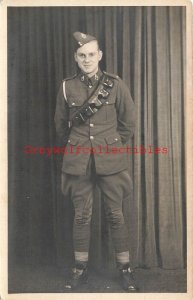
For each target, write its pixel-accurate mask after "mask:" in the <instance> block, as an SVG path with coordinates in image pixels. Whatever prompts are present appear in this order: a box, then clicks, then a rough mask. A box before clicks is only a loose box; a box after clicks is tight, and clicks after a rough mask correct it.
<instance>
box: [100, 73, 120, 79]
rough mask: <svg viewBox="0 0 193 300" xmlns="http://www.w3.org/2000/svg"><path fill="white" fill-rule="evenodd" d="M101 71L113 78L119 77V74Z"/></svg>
mask: <svg viewBox="0 0 193 300" xmlns="http://www.w3.org/2000/svg"><path fill="white" fill-rule="evenodd" d="M103 73H104V74H105V75H106V76H109V77H111V78H113V79H119V76H118V75H115V74H111V73H108V72H106V71H103Z"/></svg>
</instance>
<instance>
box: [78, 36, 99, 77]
mask: <svg viewBox="0 0 193 300" xmlns="http://www.w3.org/2000/svg"><path fill="white" fill-rule="evenodd" d="M73 36H74V38H75V40H76V49H75V52H74V58H75V61H76V62H77V64H78V66H79V68H80V69H81V70H82V71H83V72H84V73H85V74H87V76H88V77H92V76H93V75H95V74H96V72H97V71H98V65H99V61H100V60H101V59H102V55H103V53H102V51H101V50H100V49H99V44H98V41H97V39H96V38H95V37H93V36H91V35H88V34H84V33H81V32H75V33H74V34H73Z"/></svg>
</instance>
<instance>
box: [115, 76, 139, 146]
mask: <svg viewBox="0 0 193 300" xmlns="http://www.w3.org/2000/svg"><path fill="white" fill-rule="evenodd" d="M116 110H117V121H118V128H117V129H118V132H119V134H120V136H121V139H122V142H123V143H126V142H127V141H128V140H129V139H130V138H131V137H132V136H133V134H134V129H135V119H136V118H135V106H134V102H133V100H132V97H131V94H130V91H129V88H128V87H127V86H126V84H125V83H124V82H123V81H122V80H121V79H119V83H118V88H117V99H116Z"/></svg>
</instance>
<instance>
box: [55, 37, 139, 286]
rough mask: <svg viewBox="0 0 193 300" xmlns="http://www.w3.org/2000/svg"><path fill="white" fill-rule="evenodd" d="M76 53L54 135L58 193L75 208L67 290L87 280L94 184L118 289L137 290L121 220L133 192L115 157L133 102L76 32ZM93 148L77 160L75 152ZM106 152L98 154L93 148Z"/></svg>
mask: <svg viewBox="0 0 193 300" xmlns="http://www.w3.org/2000/svg"><path fill="white" fill-rule="evenodd" d="M73 36H74V38H75V41H76V49H75V53H74V58H75V61H76V62H77V64H78V67H79V72H78V74H76V75H75V76H74V77H72V78H68V79H66V80H64V81H63V83H62V85H61V87H60V89H59V92H58V96H57V105H56V113H55V124H56V131H57V134H58V136H59V138H60V139H61V141H62V143H63V144H65V145H66V147H67V149H69V155H67V154H65V155H64V158H63V165H62V180H61V181H62V192H63V194H64V196H65V197H70V199H71V200H72V202H73V205H74V209H75V217H74V225H73V243H74V255H75V269H74V272H73V273H72V276H71V280H70V283H69V288H71V289H73V290H74V289H76V288H77V287H78V286H79V285H80V284H81V283H83V282H84V281H86V280H87V265H88V252H89V242H90V223H91V216H92V202H93V195H92V192H93V189H94V186H95V184H97V185H98V186H99V188H100V189H101V190H102V192H103V194H104V202H105V211H106V216H107V219H108V221H109V223H110V225H111V231H112V239H113V243H114V247H115V252H116V261H117V266H118V269H119V273H120V280H121V285H122V287H123V288H124V289H125V290H127V291H128V292H135V291H136V290H137V288H136V285H135V282H134V279H133V276H132V271H131V268H130V261H129V245H128V232H127V228H126V225H125V220H124V217H123V211H122V204H123V199H124V198H126V197H128V195H129V194H130V193H131V191H132V180H131V178H130V176H129V174H128V170H127V165H128V162H127V153H122V151H121V153H119V154H114V153H113V151H111V150H112V149H113V148H115V147H116V148H120V147H123V144H125V143H126V142H127V141H128V140H129V139H130V138H131V137H132V135H133V132H134V120H135V112H134V103H133V101H132V98H131V95H130V92H129V89H128V87H127V86H126V85H125V84H124V82H123V81H122V80H121V79H120V78H119V77H118V76H116V75H112V74H109V73H107V72H102V71H101V70H100V68H99V61H100V60H101V59H102V55H103V53H102V51H101V50H100V48H99V45H98V41H97V39H96V38H95V37H93V36H91V35H88V34H84V33H80V32H75V33H74V34H73ZM77 146H78V147H79V150H80V147H81V148H82V149H84V148H85V149H93V151H92V150H91V151H90V155H88V154H85V153H84V151H82V152H80V153H79V154H78V155H77V153H76V150H74V151H73V149H76V147H77ZM97 147H100V149H107V148H108V153H103V152H99V153H97V152H96V151H94V149H97Z"/></svg>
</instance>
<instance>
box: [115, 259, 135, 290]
mask: <svg viewBox="0 0 193 300" xmlns="http://www.w3.org/2000/svg"><path fill="white" fill-rule="evenodd" d="M133 273H134V272H133V270H131V268H130V264H129V263H128V264H125V265H120V266H119V276H120V284H121V286H122V287H123V289H124V290H125V291H127V292H129V293H135V292H137V291H138V288H137V286H136V283H135V279H134V277H133Z"/></svg>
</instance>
